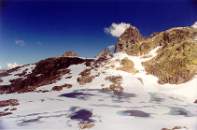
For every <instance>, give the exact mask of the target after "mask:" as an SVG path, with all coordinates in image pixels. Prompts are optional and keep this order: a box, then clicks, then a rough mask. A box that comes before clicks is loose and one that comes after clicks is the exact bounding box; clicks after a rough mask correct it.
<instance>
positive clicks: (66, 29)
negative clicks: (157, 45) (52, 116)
mask: <svg viewBox="0 0 197 130" xmlns="http://www.w3.org/2000/svg"><path fill="white" fill-rule="evenodd" d="M195 21H197V1H196V0H175V1H170V0H165V1H162V2H161V1H160V2H159V1H158V0H140V1H136V0H132V1H131V0H123V2H121V1H120V0H108V1H107V2H105V1H102V0H101V1H98V0H96V1H94V2H91V1H89V0H85V1H84V0H75V1H74V2H73V1H72V2H71V1H70V0H58V1H54V0H41V2H40V0H36V2H35V1H34V2H33V1H32V0H3V1H2V0H1V2H0V52H1V55H0V66H2V67H4V68H5V67H6V66H7V64H8V63H9V64H10V63H16V64H26V63H32V62H36V61H38V60H40V59H44V58H47V57H52V56H58V55H61V54H62V53H63V52H64V51H66V50H74V51H76V52H78V53H79V54H80V55H81V56H85V57H93V56H95V55H96V54H97V53H98V52H99V51H100V50H102V49H103V48H105V47H107V46H109V45H112V44H115V43H116V38H115V37H111V36H110V35H108V34H106V33H105V31H104V30H105V28H106V27H109V26H110V25H111V24H112V23H113V22H115V23H121V22H125V23H130V24H132V25H134V26H136V27H137V28H139V30H140V31H141V33H142V34H143V35H145V36H147V35H150V34H151V33H153V32H159V31H163V30H166V29H169V28H171V27H177V26H190V25H192V24H193V23H194V22H195Z"/></svg>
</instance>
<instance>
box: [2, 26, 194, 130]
mask: <svg viewBox="0 0 197 130" xmlns="http://www.w3.org/2000/svg"><path fill="white" fill-rule="evenodd" d="M132 29H134V30H132ZM195 35H196V29H194V28H190V27H183V28H182V27H181V28H173V29H169V30H167V31H164V32H160V33H156V34H154V35H152V36H150V37H147V38H145V37H143V36H142V35H141V34H140V33H139V31H138V29H137V28H136V27H131V28H129V29H128V30H126V31H125V33H123V34H122V36H120V38H119V39H118V43H117V44H116V48H115V52H112V51H111V50H109V49H104V51H102V52H101V53H100V54H99V55H98V57H97V58H94V59H87V58H82V57H77V56H76V55H75V54H74V55H73V54H72V55H70V53H69V55H64V56H61V57H53V58H48V59H45V60H42V61H39V62H37V63H34V64H28V65H24V66H19V67H16V68H13V69H10V70H7V71H5V72H2V73H0V93H1V94H0V128H1V129H3V130H13V129H20V130H28V129H35V130H51V129H54V130H56V129H58V130H76V129H92V130H108V129H113V130H120V129H123V130H130V129H137V130H146V129H149V130H196V128H197V124H196V121H197V120H196V119H197V111H196V110H197V104H196V103H195V101H196V99H197V91H195V90H196V89H197V85H196V84H197V76H196V58H197V55H196V54H197V53H196V45H197V44H196V43H197V42H196V40H195V38H194V37H195Z"/></svg>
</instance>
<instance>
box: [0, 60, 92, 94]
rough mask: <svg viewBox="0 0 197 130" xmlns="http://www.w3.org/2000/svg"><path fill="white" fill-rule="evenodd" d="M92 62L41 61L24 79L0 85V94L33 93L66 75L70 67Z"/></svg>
mask: <svg viewBox="0 0 197 130" xmlns="http://www.w3.org/2000/svg"><path fill="white" fill-rule="evenodd" d="M93 61H94V60H93V59H81V58H78V57H58V58H48V59H45V60H42V61H40V62H38V63H36V67H35V69H34V70H33V71H32V73H31V74H29V75H27V77H26V78H17V79H14V80H12V81H11V84H10V85H0V93H14V92H18V93H22V92H30V91H34V90H35V89H36V88H38V87H40V86H43V85H47V84H51V83H54V82H56V80H58V79H60V77H61V76H62V75H64V74H68V73H69V72H70V70H69V69H68V67H69V66H70V65H75V64H82V63H84V64H86V65H87V66H89V65H90V64H91V62H93ZM15 69H16V68H15ZM10 71H13V69H12V70H8V71H7V72H6V74H8V75H9V72H10ZM0 75H1V74H0ZM3 75H4V74H3Z"/></svg>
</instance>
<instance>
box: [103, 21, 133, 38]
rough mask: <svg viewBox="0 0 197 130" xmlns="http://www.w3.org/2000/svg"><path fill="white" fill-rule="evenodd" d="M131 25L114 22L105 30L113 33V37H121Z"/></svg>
mask: <svg viewBox="0 0 197 130" xmlns="http://www.w3.org/2000/svg"><path fill="white" fill-rule="evenodd" d="M130 26H131V25H130V24H129V23H123V22H121V23H112V25H111V26H110V27H108V28H105V29H104V30H105V32H106V33H109V34H111V35H112V36H113V37H120V36H121V35H122V34H123V33H124V31H125V30H126V29H127V28H129V27H130Z"/></svg>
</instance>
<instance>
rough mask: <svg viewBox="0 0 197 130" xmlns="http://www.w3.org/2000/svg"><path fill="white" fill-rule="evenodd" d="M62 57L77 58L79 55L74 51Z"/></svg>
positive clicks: (65, 53) (67, 52)
mask: <svg viewBox="0 0 197 130" xmlns="http://www.w3.org/2000/svg"><path fill="white" fill-rule="evenodd" d="M62 56H63V57H77V56H78V54H77V53H76V52H74V51H66V52H64V54H63V55H62Z"/></svg>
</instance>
